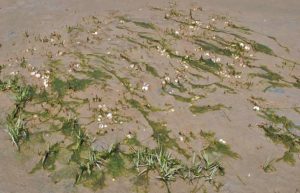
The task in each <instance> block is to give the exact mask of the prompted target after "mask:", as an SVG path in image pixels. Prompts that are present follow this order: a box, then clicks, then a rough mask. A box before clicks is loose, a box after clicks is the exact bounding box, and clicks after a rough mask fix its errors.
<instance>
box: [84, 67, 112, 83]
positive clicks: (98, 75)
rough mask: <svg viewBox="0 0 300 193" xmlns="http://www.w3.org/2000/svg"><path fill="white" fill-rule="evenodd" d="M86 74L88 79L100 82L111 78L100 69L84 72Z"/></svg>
mask: <svg viewBox="0 0 300 193" xmlns="http://www.w3.org/2000/svg"><path fill="white" fill-rule="evenodd" d="M86 74H87V76H88V77H90V78H93V79H96V80H101V81H104V80H107V79H111V78H112V76H111V75H108V74H107V73H105V72H103V71H102V70H100V69H94V70H91V71H88V72H86Z"/></svg>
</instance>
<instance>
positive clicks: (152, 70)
mask: <svg viewBox="0 0 300 193" xmlns="http://www.w3.org/2000/svg"><path fill="white" fill-rule="evenodd" d="M144 64H145V66H146V71H147V72H149V73H150V74H152V75H153V76H155V77H159V74H158V72H157V70H156V69H155V68H154V67H152V66H151V65H149V64H147V63H144Z"/></svg>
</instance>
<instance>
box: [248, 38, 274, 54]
mask: <svg viewBox="0 0 300 193" xmlns="http://www.w3.org/2000/svg"><path fill="white" fill-rule="evenodd" d="M251 46H252V47H253V49H254V51H256V52H261V53H264V54H268V55H273V56H274V55H275V54H274V52H273V50H272V49H271V48H269V47H268V46H266V45H263V44H261V43H257V42H255V41H251Z"/></svg>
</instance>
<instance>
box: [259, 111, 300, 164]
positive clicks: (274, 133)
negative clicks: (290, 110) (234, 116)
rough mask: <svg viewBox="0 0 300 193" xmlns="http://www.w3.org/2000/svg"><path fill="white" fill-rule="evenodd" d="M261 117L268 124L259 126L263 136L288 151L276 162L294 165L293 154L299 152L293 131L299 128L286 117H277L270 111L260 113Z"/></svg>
mask: <svg viewBox="0 0 300 193" xmlns="http://www.w3.org/2000/svg"><path fill="white" fill-rule="evenodd" d="M261 116H262V117H263V118H265V119H266V120H268V121H269V122H270V123H265V124H261V125H259V126H260V127H261V128H262V129H263V130H264V131H265V135H266V136H267V137H269V138H270V139H271V140H272V141H273V142H274V143H280V144H283V145H284V146H285V147H286V148H287V149H288V150H287V151H286V152H285V153H284V155H283V157H282V158H279V159H277V161H280V160H283V161H285V162H287V163H289V164H291V165H294V164H295V162H296V160H295V158H294V154H295V153H299V152H300V137H299V136H297V135H296V134H295V133H294V132H293V131H294V130H295V129H296V130H299V129H300V127H299V126H297V125H295V124H294V123H293V122H292V121H291V120H289V119H288V118H287V117H285V116H279V115H277V114H276V113H275V112H274V111H272V110H270V109H268V110H264V111H262V115H261Z"/></svg>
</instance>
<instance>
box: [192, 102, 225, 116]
mask: <svg viewBox="0 0 300 193" xmlns="http://www.w3.org/2000/svg"><path fill="white" fill-rule="evenodd" d="M223 108H228V107H226V106H224V105H223V104H216V105H205V106H196V105H192V106H190V111H191V112H192V113H195V114H198V113H206V112H209V111H219V110H221V109H223Z"/></svg>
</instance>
